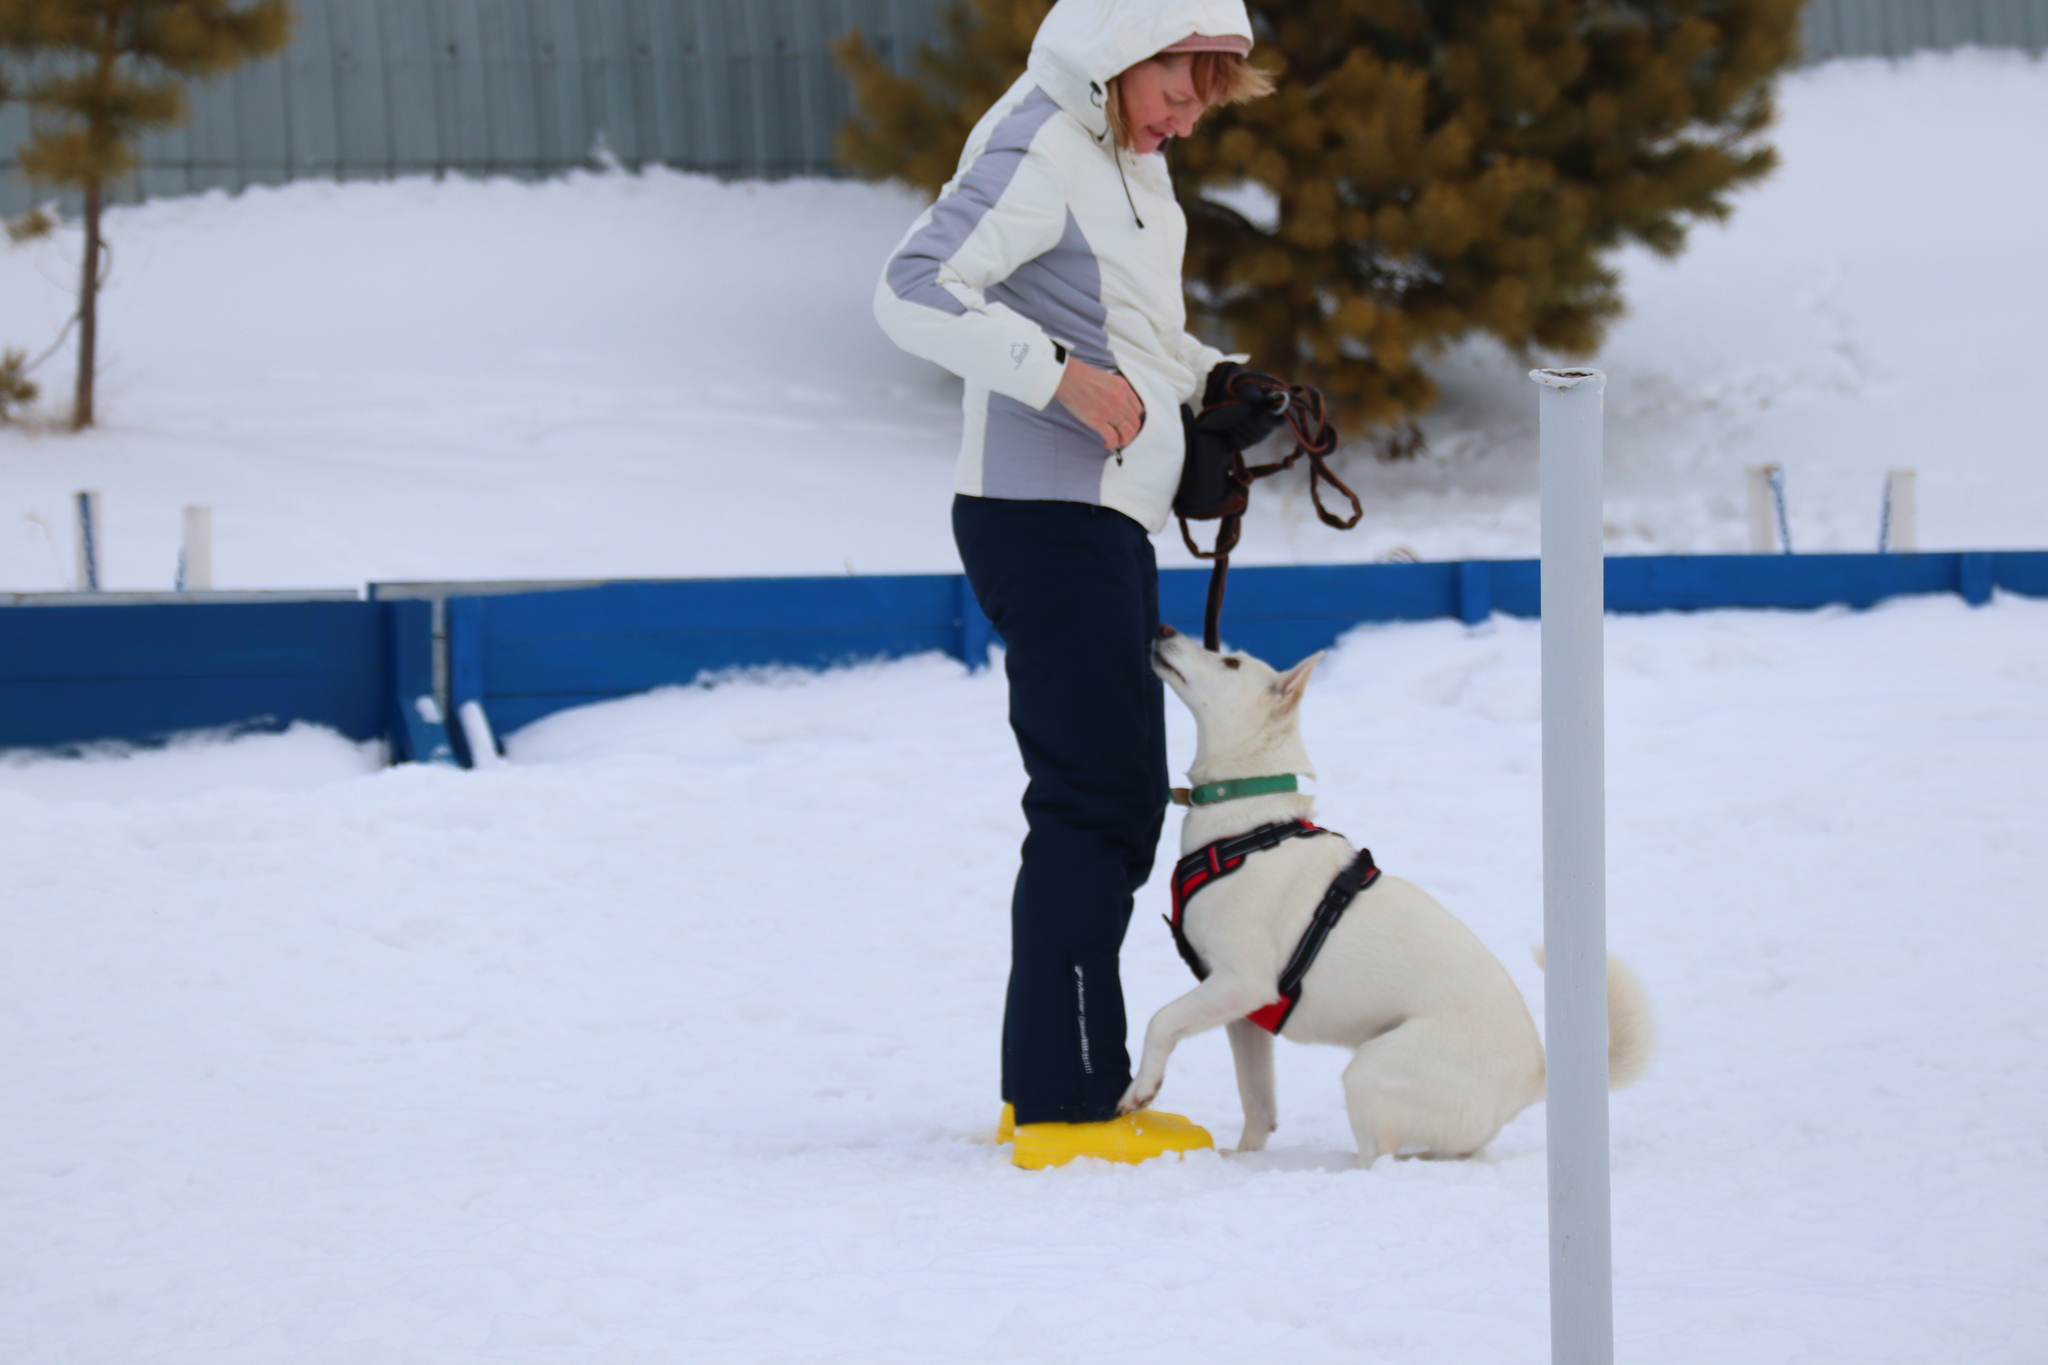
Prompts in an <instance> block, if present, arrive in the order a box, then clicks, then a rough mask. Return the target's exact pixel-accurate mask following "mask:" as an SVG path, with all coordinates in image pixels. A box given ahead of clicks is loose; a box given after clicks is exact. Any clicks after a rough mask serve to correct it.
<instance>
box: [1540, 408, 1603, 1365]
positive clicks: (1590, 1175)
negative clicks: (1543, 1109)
mask: <svg viewBox="0 0 2048 1365" xmlns="http://www.w3.org/2000/svg"><path fill="white" fill-rule="evenodd" d="M1529 377H1530V378H1531V379H1533V380H1535V381H1536V382H1537V383H1538V384H1541V385H1543V392H1542V398H1541V402H1540V407H1541V421H1540V423H1539V447H1540V456H1539V458H1540V461H1541V474H1540V481H1541V495H1540V496H1541V503H1542V524H1543V528H1542V544H1543V569H1542V573H1543V577H1542V613H1543V945H1544V958H1545V964H1544V973H1545V978H1546V979H1545V982H1544V988H1543V999H1544V1006H1543V1017H1544V1025H1545V1027H1544V1034H1545V1045H1546V1049H1547V1051H1548V1053H1549V1082H1548V1086H1549V1104H1548V1106H1547V1113H1546V1115H1545V1118H1546V1123H1547V1128H1548V1133H1547V1136H1548V1147H1549V1163H1550V1358H1551V1361H1552V1363H1553V1365H1612V1362H1613V1360H1614V1273H1613V1263H1612V1253H1611V1249H1610V1244H1609V1237H1610V1217H1609V1205H1608V1141H1607V831H1606V822H1607V792H1606V724H1605V715H1604V700H1603V680H1602V677H1601V670H1602V655H1603V646H1602V621H1601V616H1602V613H1603V611H1604V609H1605V581H1604V576H1605V572H1606V570H1605V557H1604V553H1603V547H1602V534H1601V533H1602V524H1601V454H1602V450H1601V446H1602V441H1601V420H1602V414H1601V394H1602V390H1604V389H1605V388H1606V385H1607V377H1606V376H1605V375H1603V374H1601V373H1600V372H1599V371H1598V370H1532V371H1531V372H1530V374H1529Z"/></svg>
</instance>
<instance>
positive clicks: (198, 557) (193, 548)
mask: <svg viewBox="0 0 2048 1365" xmlns="http://www.w3.org/2000/svg"><path fill="white" fill-rule="evenodd" d="M212 587H213V509H212V508H211V507H187V508H186V509H185V521H184V536H183V540H182V541H181V543H180V547H179V550H178V582H177V590H178V591H179V592H205V591H207V590H208V589H210V588H212Z"/></svg>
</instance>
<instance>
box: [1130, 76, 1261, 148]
mask: <svg viewBox="0 0 2048 1365" xmlns="http://www.w3.org/2000/svg"><path fill="white" fill-rule="evenodd" d="M1159 55H1160V56H1166V55H1169V54H1166V53H1161V54H1159ZM1171 55H1175V56H1178V55H1179V54H1178V53H1175V54H1171ZM1146 60H1147V61H1156V60H1158V58H1156V57H1148V58H1146ZM1188 69H1189V74H1190V75H1191V76H1193V77H1194V82H1195V94H1196V95H1197V96H1199V97H1200V98H1201V101H1202V107H1203V109H1204V110H1205V111H1206V110H1209V109H1213V108H1215V107H1216V106H1217V105H1219V104H1243V103H1245V102H1246V101H1247V100H1255V99H1259V98H1262V97H1263V96H1266V95H1270V94H1272V93H1273V77H1272V76H1271V75H1269V74H1268V73H1266V72H1264V71H1261V70H1260V69H1259V68H1258V67H1256V66H1253V65H1252V64H1251V62H1250V61H1249V60H1248V59H1246V58H1244V57H1240V56H1238V55H1237V54H1236V53H1235V52H1192V53H1189V54H1188ZM1106 104H1107V113H1108V114H1109V134H1110V136H1111V137H1112V138H1114V139H1116V145H1117V146H1119V147H1122V148H1123V149H1124V150H1126V151H1129V150H1130V146H1131V129H1130V125H1129V123H1128V122H1127V121H1126V120H1125V118H1124V88H1123V77H1121V76H1115V77H1112V78H1111V79H1110V82H1109V99H1108V101H1107V102H1106Z"/></svg>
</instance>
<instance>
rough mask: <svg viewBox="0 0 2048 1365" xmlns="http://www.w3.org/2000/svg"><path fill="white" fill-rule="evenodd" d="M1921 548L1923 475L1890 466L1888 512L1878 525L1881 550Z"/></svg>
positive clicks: (1886, 486) (1886, 481) (1886, 493)
mask: <svg viewBox="0 0 2048 1365" xmlns="http://www.w3.org/2000/svg"><path fill="white" fill-rule="evenodd" d="M1919 548H1920V476H1919V474H1917V473H1915V472H1914V471H1913V470H1910V469H1890V470H1886V471H1885V476H1884V516H1883V518H1882V519H1881V520H1880V521H1879V522H1878V528H1877V549H1878V553H1879V554H1883V553H1885V552H1887V551H1897V552H1908V551H1912V550H1917V549H1919Z"/></svg>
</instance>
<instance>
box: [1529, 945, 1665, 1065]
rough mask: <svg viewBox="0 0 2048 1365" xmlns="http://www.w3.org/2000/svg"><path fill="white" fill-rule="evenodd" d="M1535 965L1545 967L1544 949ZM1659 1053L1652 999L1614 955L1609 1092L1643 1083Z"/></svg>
mask: <svg viewBox="0 0 2048 1365" xmlns="http://www.w3.org/2000/svg"><path fill="white" fill-rule="evenodd" d="M1536 965H1537V966H1538V967H1541V966H1542V965H1543V947H1542V945H1541V944H1538V945H1537V947H1536ZM1656 1050H1657V1020H1656V1017H1655V1016H1654V1015H1652V1014H1651V1013H1650V995H1649V992H1647V991H1645V990H1644V989H1643V983H1642V982H1641V981H1640V980H1639V979H1637V977H1636V974H1635V973H1634V972H1632V971H1630V970H1629V965H1628V964H1627V963H1626V962H1623V961H1622V960H1621V959H1620V958H1618V957H1615V956H1614V955H1612V954H1609V955H1608V958H1607V1088H1608V1089H1609V1090H1620V1089H1623V1088H1624V1087H1627V1086H1631V1085H1634V1084H1635V1083H1636V1082H1637V1081H1639V1080H1641V1079H1642V1077H1643V1073H1644V1072H1645V1071H1648V1070H1649V1069H1650V1054H1651V1053H1653V1052H1655V1051H1656Z"/></svg>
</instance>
